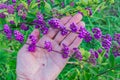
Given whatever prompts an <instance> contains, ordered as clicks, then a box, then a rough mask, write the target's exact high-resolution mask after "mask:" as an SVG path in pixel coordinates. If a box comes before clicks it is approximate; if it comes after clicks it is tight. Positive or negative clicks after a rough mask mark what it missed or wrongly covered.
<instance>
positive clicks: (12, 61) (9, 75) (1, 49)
mask: <svg viewBox="0 0 120 80" xmlns="http://www.w3.org/2000/svg"><path fill="white" fill-rule="evenodd" d="M83 21H84V22H85V23H86V28H87V29H88V30H89V31H91V29H92V28H93V27H100V28H101V29H102V32H103V34H111V35H112V36H113V35H114V33H120V0H115V3H114V4H113V5H107V8H106V9H105V10H103V11H99V12H96V13H95V15H94V16H93V17H84V18H83ZM28 33H29V32H28ZM3 41H4V42H3ZM16 43H17V42H15V41H7V40H5V38H4V36H3V35H2V34H0V80H16V73H15V69H16V55H17V51H18V50H19V49H20V47H21V45H20V44H16ZM11 45H12V46H13V45H14V47H11ZM92 45H93V44H92ZM18 46H20V47H18ZM81 47H83V48H85V49H87V50H89V49H90V48H91V47H93V48H95V47H96V45H95V46H91V44H90V43H88V44H87V43H82V44H81ZM11 48H12V50H13V51H14V52H10V51H8V50H9V49H11ZM6 49H7V50H6ZM70 61H72V62H73V61H75V60H74V59H71V60H70ZM81 69H82V66H81ZM80 73H85V72H82V71H81V70H80V68H79V67H77V66H76V65H71V64H68V65H67V66H66V67H65V68H64V70H63V71H62V72H61V74H60V75H59V76H58V80H73V79H74V77H76V74H80ZM77 76H83V75H77ZM89 76H90V75H89V74H88V78H89ZM118 76H119V75H118ZM77 80H84V79H82V78H78V79H77ZM86 80H89V79H86ZM90 80H92V79H90ZM102 80H106V78H105V79H102Z"/></svg>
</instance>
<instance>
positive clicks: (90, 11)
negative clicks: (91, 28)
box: [86, 8, 92, 16]
mask: <svg viewBox="0 0 120 80" xmlns="http://www.w3.org/2000/svg"><path fill="white" fill-rule="evenodd" d="M86 10H87V11H88V13H89V15H90V16H91V15H92V9H91V8H86Z"/></svg>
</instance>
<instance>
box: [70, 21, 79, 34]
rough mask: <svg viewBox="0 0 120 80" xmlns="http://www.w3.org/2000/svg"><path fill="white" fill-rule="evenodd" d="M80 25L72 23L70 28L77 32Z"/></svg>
mask: <svg viewBox="0 0 120 80" xmlns="http://www.w3.org/2000/svg"><path fill="white" fill-rule="evenodd" d="M77 28H78V26H77V25H76V24H75V23H72V24H70V29H71V31H72V32H77Z"/></svg>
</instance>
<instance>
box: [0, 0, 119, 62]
mask: <svg viewBox="0 0 120 80" xmlns="http://www.w3.org/2000/svg"><path fill="white" fill-rule="evenodd" d="M12 2H13V3H16V0H12ZM37 2H40V0H37ZM51 2H53V1H52V0H51ZM27 3H28V6H29V5H30V3H31V0H27ZM14 5H15V4H13V5H6V4H0V9H6V11H7V12H8V14H10V15H13V14H14V13H15V11H17V12H18V15H19V16H20V17H21V18H22V19H23V21H25V20H26V19H27V12H28V10H27V9H26V8H25V7H24V5H23V4H19V5H17V6H16V8H15V7H14ZM62 6H64V4H62ZM71 6H74V2H72V3H71ZM86 10H87V11H88V12H89V15H92V10H91V8H86ZM79 13H81V12H79ZM81 14H82V13H81ZM5 17H6V14H4V13H3V12H2V13H0V18H5ZM9 23H10V24H11V25H15V22H14V21H13V20H10V22H9ZM27 24H29V25H31V24H32V25H34V27H35V28H37V29H39V30H40V32H41V33H42V34H43V35H45V34H47V33H48V31H49V28H53V29H58V30H59V31H60V32H61V35H62V36H65V35H67V34H68V32H72V33H76V34H78V37H79V38H80V39H83V40H84V41H85V42H88V43H89V42H91V41H92V40H93V39H96V40H98V41H100V42H101V46H102V48H100V49H98V50H93V49H91V50H90V51H89V52H90V53H91V55H90V58H89V61H91V62H92V63H94V64H96V61H95V60H96V59H97V58H98V57H99V54H101V53H102V52H103V50H105V51H106V54H105V56H106V57H108V53H109V51H110V49H111V45H112V41H113V39H112V37H111V36H110V35H109V34H106V35H103V34H102V31H101V30H100V28H93V29H92V34H93V35H92V34H91V33H90V32H89V31H87V29H86V28H85V26H78V25H77V24H76V23H74V22H73V23H71V24H70V25H69V29H68V28H66V27H65V26H64V25H63V24H61V23H60V20H59V19H58V18H52V19H50V20H49V21H48V22H46V21H45V20H44V17H43V15H42V14H41V13H40V12H37V14H36V19H34V20H33V21H32V22H31V23H25V22H22V23H20V29H21V30H24V31H27V30H29V26H28V25H27ZM3 30H4V33H5V35H6V37H7V38H8V39H11V38H12V29H11V28H10V27H9V25H8V24H5V25H4V29H3ZM13 32H14V38H15V40H17V41H19V42H20V43H23V42H24V35H23V34H22V33H21V32H20V31H18V30H14V31H13ZM29 40H30V44H29V46H28V51H30V52H35V51H36V47H37V46H36V43H37V38H36V37H35V36H34V35H30V36H29ZM114 41H116V42H117V43H118V44H120V34H115V35H114ZM62 45H63V48H62V57H63V58H68V57H69V56H70V52H71V51H70V49H69V47H68V46H67V45H66V44H62ZM43 48H44V49H46V50H47V51H48V52H50V51H54V50H53V47H52V43H51V42H49V41H45V42H44V47H43ZM113 49H114V50H113V53H114V55H115V56H120V54H119V53H120V52H119V49H120V47H119V46H113ZM73 51H74V53H75V58H77V59H78V60H80V61H81V60H82V59H83V56H82V53H81V52H80V51H79V49H78V48H73Z"/></svg>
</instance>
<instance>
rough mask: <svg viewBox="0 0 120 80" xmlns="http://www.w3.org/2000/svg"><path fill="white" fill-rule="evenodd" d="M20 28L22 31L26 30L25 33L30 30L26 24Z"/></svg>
mask: <svg viewBox="0 0 120 80" xmlns="http://www.w3.org/2000/svg"><path fill="white" fill-rule="evenodd" d="M20 28H21V29H22V30H24V31H27V30H28V29H29V27H28V26H26V24H25V23H22V24H21V26H20Z"/></svg>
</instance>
